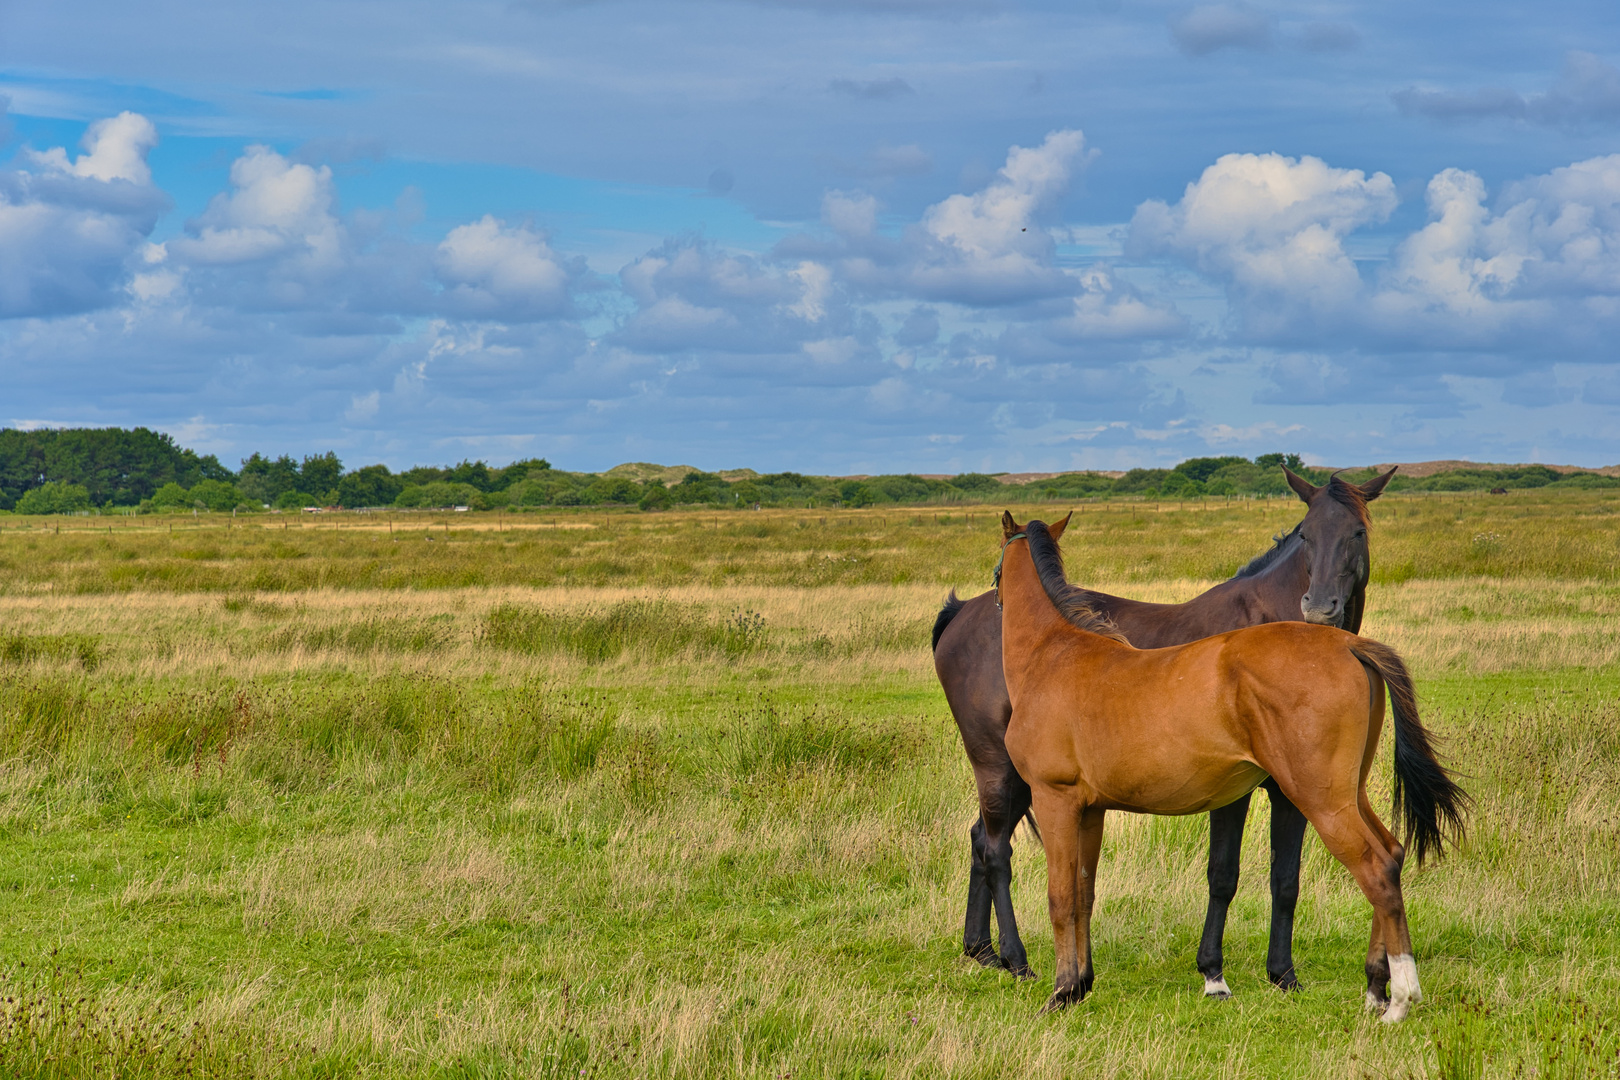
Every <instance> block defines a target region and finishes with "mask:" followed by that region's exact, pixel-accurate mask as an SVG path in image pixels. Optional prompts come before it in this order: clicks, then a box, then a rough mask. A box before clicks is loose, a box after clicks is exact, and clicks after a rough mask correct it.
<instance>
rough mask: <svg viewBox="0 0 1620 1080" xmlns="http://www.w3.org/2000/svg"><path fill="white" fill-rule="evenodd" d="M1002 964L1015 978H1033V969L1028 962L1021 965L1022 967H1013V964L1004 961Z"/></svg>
mask: <svg viewBox="0 0 1620 1080" xmlns="http://www.w3.org/2000/svg"><path fill="white" fill-rule="evenodd" d="M1003 966H1005V967H1006V969H1007V970H1008V971H1010V972H1012V976H1013V978H1015V979H1033V978H1034V977H1035V969H1034V968H1032V967H1030V966H1029V965H1028V964H1025V965H1023V966H1022V967H1014V966H1013V965H1011V964H1007V963H1005V962H1004V963H1003Z"/></svg>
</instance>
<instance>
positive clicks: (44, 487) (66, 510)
mask: <svg viewBox="0 0 1620 1080" xmlns="http://www.w3.org/2000/svg"><path fill="white" fill-rule="evenodd" d="M88 509H90V492H89V490H87V489H86V488H84V487H82V486H81V485H79V484H65V483H58V482H56V481H54V480H53V481H49V482H47V483H44V484H41V485H40V486H39V487H37V488H34V489H33V490H31V491H25V492H23V494H22V497H21V498H19V499H18V500H17V506H16V513H19V514H77V513H78V512H79V511H81V510H88Z"/></svg>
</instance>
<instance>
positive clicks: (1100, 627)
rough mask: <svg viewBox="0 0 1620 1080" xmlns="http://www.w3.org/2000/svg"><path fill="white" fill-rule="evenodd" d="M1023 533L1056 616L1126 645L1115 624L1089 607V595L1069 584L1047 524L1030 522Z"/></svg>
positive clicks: (1076, 586)
mask: <svg viewBox="0 0 1620 1080" xmlns="http://www.w3.org/2000/svg"><path fill="white" fill-rule="evenodd" d="M1024 533H1025V535H1026V536H1027V537H1028V538H1029V556H1030V558H1031V559H1033V560H1034V562H1035V573H1036V574H1037V575H1038V576H1039V577H1040V579H1041V587H1042V588H1043V589H1045V590H1046V596H1047V599H1049V600H1051V601H1052V606H1053V607H1055V608H1057V609H1058V614H1059V615H1062V616H1063V618H1064V620H1065V621H1067V622H1068V623H1069V625H1071V626H1074V627H1077V628H1079V629H1081V630H1084V631H1086V632H1087V633H1091V634H1099V635H1101V636H1103V637H1105V638H1112V639H1113V640H1115V641H1118V642H1121V643H1122V644H1125V645H1129V644H1130V642H1129V641H1127V640H1126V639H1125V635H1124V634H1122V633H1121V632H1120V629H1119V627H1117V626H1115V625H1114V620H1112V619H1110V618H1109V617H1108V616H1107V615H1104V614H1103V613H1102V612H1100V611H1098V610H1097V609H1096V608H1094V607H1092V606H1091V593H1090V591H1089V590H1086V589H1083V588H1081V587H1080V586H1078V585H1071V584H1069V579H1068V577H1067V576H1065V575H1064V573H1063V552H1062V551H1060V550H1059V549H1058V543H1057V541H1056V540H1054V539H1052V534H1051V532H1050V531H1049V530H1048V529H1047V527H1046V523H1045V522H1042V521H1031V522H1030V523H1029V524H1028V525H1025V526H1024Z"/></svg>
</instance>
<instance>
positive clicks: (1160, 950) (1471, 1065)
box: [0, 491, 1620, 1078]
mask: <svg viewBox="0 0 1620 1080" xmlns="http://www.w3.org/2000/svg"><path fill="white" fill-rule="evenodd" d="M1013 509H1014V512H1015V513H1017V514H1019V515H1020V516H1021V517H1022V516H1025V515H1032V516H1039V517H1045V518H1051V517H1055V516H1058V515H1060V514H1061V513H1062V512H1063V511H1064V510H1066V509H1067V507H1055V506H1050V505H1048V506H1039V507H1031V506H1023V507H1014V508H1013ZM1302 510H1303V508H1302V507H1300V506H1299V504H1298V503H1297V502H1291V501H1284V500H1261V501H1217V500H1206V501H1202V502H1187V503H1179V504H1178V503H1170V502H1163V503H1158V504H1154V503H1152V502H1146V503H1121V502H1111V503H1088V504H1083V505H1082V506H1080V507H1079V512H1078V513H1077V514H1076V517H1075V521H1074V524H1073V525H1071V527H1070V530H1069V534H1068V536H1067V537H1066V538H1065V554H1066V556H1067V562H1068V567H1069V574H1070V577H1071V578H1072V579H1074V580H1077V581H1083V582H1086V583H1088V584H1093V585H1096V586H1097V587H1100V588H1104V589H1108V590H1111V591H1117V592H1123V593H1126V594H1128V595H1132V596H1138V597H1142V598H1144V599H1156V600H1180V599H1185V598H1187V597H1189V596H1191V595H1194V594H1195V593H1197V592H1198V591H1200V590H1202V589H1203V588H1207V587H1208V586H1209V585H1210V584H1212V583H1213V582H1214V581H1216V580H1219V579H1221V578H1223V577H1225V576H1228V575H1229V574H1231V573H1232V572H1233V571H1235V570H1236V569H1237V568H1238V567H1239V566H1241V565H1242V564H1243V563H1244V562H1245V561H1246V560H1247V559H1248V558H1250V557H1252V556H1254V555H1256V554H1258V553H1259V552H1260V551H1261V550H1263V549H1264V548H1265V547H1267V546H1268V545H1269V543H1270V537H1271V536H1273V535H1274V534H1276V533H1278V532H1280V531H1282V530H1283V529H1285V528H1287V527H1288V526H1291V525H1292V524H1293V523H1294V522H1295V521H1297V520H1298V518H1299V517H1300V516H1301V513H1302ZM1373 519H1374V524H1373V539H1372V551H1373V579H1372V585H1371V586H1370V588H1369V592H1368V600H1369V606H1368V611H1367V615H1366V620H1365V624H1364V626H1363V632H1364V633H1366V634H1368V635H1369V636H1372V637H1376V638H1379V639H1380V640H1383V641H1386V642H1388V643H1389V644H1391V645H1393V646H1395V647H1396V648H1398V649H1400V650H1401V651H1402V652H1403V653H1404V655H1405V656H1406V657H1407V660H1408V662H1409V664H1410V665H1411V666H1412V668H1413V670H1414V672H1415V673H1416V674H1417V676H1418V679H1419V691H1420V695H1421V701H1422V705H1423V709H1424V718H1425V721H1426V722H1427V723H1428V724H1429V725H1430V727H1431V728H1432V729H1434V730H1435V731H1436V732H1437V733H1438V734H1439V735H1440V736H1441V737H1442V739H1443V753H1444V754H1445V756H1446V758H1447V760H1448V761H1449V762H1450V763H1451V764H1452V765H1453V766H1454V767H1455V768H1456V769H1457V770H1458V771H1459V772H1460V773H1462V774H1463V775H1464V776H1465V777H1466V779H1465V780H1464V783H1465V785H1466V786H1467V787H1468V789H1469V790H1470V792H1471V793H1472V794H1473V796H1474V797H1475V799H1476V801H1477V809H1476V812H1475V814H1474V817H1473V822H1472V830H1471V834H1470V839H1469V841H1468V843H1467V844H1466V846H1465V847H1463V848H1462V849H1461V850H1459V851H1457V852H1456V853H1454V854H1452V855H1450V856H1449V857H1448V858H1446V859H1445V860H1444V861H1442V862H1440V863H1439V864H1437V865H1434V866H1431V867H1429V868H1426V869H1424V870H1422V871H1417V870H1416V869H1415V868H1414V869H1409V870H1408V872H1407V875H1406V893H1407V903H1408V909H1409V912H1410V916H1411V920H1412V925H1413V935H1414V941H1415V944H1416V948H1417V957H1418V964H1419V970H1420V973H1421V976H1422V979H1423V986H1424V990H1425V995H1426V998H1425V1002H1424V1004H1423V1005H1421V1006H1420V1007H1418V1008H1417V1009H1416V1010H1415V1011H1414V1014H1413V1016H1412V1018H1411V1019H1410V1020H1409V1021H1408V1022H1406V1023H1405V1024H1402V1025H1399V1026H1396V1027H1393V1028H1391V1027H1387V1026H1385V1025H1380V1024H1379V1023H1377V1022H1376V1020H1375V1019H1374V1018H1370V1017H1367V1016H1366V1015H1364V1014H1363V1013H1362V1012H1361V1011H1360V991H1361V986H1362V981H1363V980H1362V974H1361V962H1362V958H1363V956H1364V954H1365V950H1366V941H1367V932H1368V927H1369V925H1370V918H1371V913H1370V908H1369V907H1368V906H1367V904H1366V902H1365V900H1364V899H1363V898H1362V897H1361V895H1360V893H1359V891H1358V890H1356V888H1355V887H1354V884H1353V883H1352V882H1351V880H1350V877H1349V875H1348V874H1347V873H1346V872H1345V871H1344V870H1343V869H1342V868H1341V867H1340V866H1338V864H1337V863H1335V862H1333V860H1332V859H1331V858H1330V857H1328V856H1327V855H1326V853H1325V852H1324V850H1323V849H1322V847H1321V845H1320V843H1319V842H1318V841H1317V840H1316V839H1315V837H1314V835H1311V836H1309V837H1308V839H1307V847H1306V861H1305V869H1304V875H1303V880H1302V897H1301V901H1300V910H1299V924H1298V928H1297V931H1296V960H1297V964H1298V969H1299V974H1300V978H1301V980H1302V983H1303V985H1304V988H1303V989H1302V990H1301V991H1300V992H1298V993H1295V994H1289V995H1284V994H1281V993H1279V992H1277V991H1275V990H1273V989H1271V988H1270V987H1269V986H1268V985H1267V983H1266V981H1265V975H1264V953H1265V944H1266V931H1267V919H1268V909H1269V898H1268V896H1267V895H1266V892H1267V890H1266V885H1265V878H1266V864H1267V852H1266V842H1265V827H1266V821H1267V812H1266V807H1265V800H1264V798H1263V797H1258V798H1257V799H1256V800H1255V812H1254V813H1253V814H1251V818H1250V825H1249V831H1248V835H1247V838H1246V843H1245V852H1244V871H1243V873H1244V877H1243V883H1242V885H1241V887H1240V892H1239V896H1238V900H1237V902H1236V903H1235V904H1234V905H1233V908H1232V914H1231V919H1230V923H1229V928H1228V934H1227V964H1228V969H1227V978H1228V981H1229V982H1230V983H1231V985H1232V988H1233V990H1234V993H1235V996H1234V997H1233V999H1232V1000H1230V1001H1227V1002H1213V1001H1206V1000H1205V999H1204V998H1203V997H1202V994H1201V989H1202V980H1201V979H1200V978H1199V977H1198V975H1197V973H1196V972H1195V970H1194V967H1193V954H1194V951H1195V949H1196V946H1197V940H1198V934H1199V931H1200V928H1201V925H1202V916H1203V905H1204V895H1205V885H1204V867H1205V844H1206V843H1207V835H1208V829H1207V825H1206V823H1205V822H1206V819H1204V818H1202V817H1198V818H1186V819H1160V818H1138V817H1132V816H1129V815H1110V819H1109V825H1108V838H1107V841H1106V845H1105V849H1104V854H1103V860H1102V864H1101V869H1100V881H1099V887H1098V898H1099V907H1098V912H1097V915H1096V918H1095V920H1094V927H1095V932H1096V934H1097V966H1098V971H1099V978H1098V983H1097V987H1096V990H1095V991H1094V993H1093V995H1092V997H1090V998H1088V999H1087V1000H1086V1001H1085V1002H1084V1003H1082V1004H1081V1005H1079V1006H1077V1007H1074V1008H1071V1009H1070V1010H1068V1011H1067V1012H1065V1013H1063V1014H1060V1015H1056V1016H1039V1015H1037V1010H1038V1008H1039V1007H1040V1005H1041V1004H1042V1003H1043V1002H1044V1001H1045V999H1046V996H1047V995H1048V994H1049V993H1050V989H1051V974H1052V971H1051V969H1052V942H1051V932H1050V927H1049V924H1048V923H1047V921H1046V912H1045V872H1044V863H1043V860H1042V858H1041V852H1040V846H1039V844H1038V843H1037V842H1035V841H1034V839H1033V837H1031V836H1028V835H1027V834H1025V833H1023V832H1020V834H1019V836H1018V838H1017V841H1016V845H1015V848H1016V855H1015V863H1014V865H1015V874H1016V878H1015V883H1014V895H1015V901H1016V904H1017V906H1018V910H1019V913H1020V921H1021V923H1022V924H1023V927H1024V930H1025V936H1026V942H1027V943H1028V945H1029V947H1030V952H1031V959H1032V962H1033V963H1034V965H1035V968H1036V970H1037V972H1038V974H1039V976H1040V977H1039V978H1037V979H1035V980H1032V981H1027V982H1018V981H1015V980H1013V979H1012V978H1011V977H1010V976H1008V975H1006V974H1005V973H1000V972H993V971H988V970H984V969H981V968H979V967H978V966H977V965H975V964H972V963H971V962H968V961H966V960H964V959H963V958H962V957H961V956H960V955H959V954H960V948H961V937H960V935H961V916H962V905H963V902H964V899H965V891H966V882H967V872H966V871H967V829H968V826H969V825H970V824H971V822H972V819H973V817H974V814H975V812H976V803H975V801H974V797H973V789H972V783H971V777H970V774H969V771H968V768H967V765H966V761H965V758H964V757H963V754H962V751H961V747H960V742H959V739H958V737H957V734H956V731H955V727H954V725H953V723H952V722H951V719H950V716H949V713H948V711H947V709H946V707H945V703H944V699H943V696H942V695H941V694H940V692H939V689H938V686H937V683H936V682H935V679H934V675H933V668H932V663H931V659H930V656H929V652H928V631H929V628H930V626H931V624H932V620H933V615H934V612H935V611H936V610H937V608H938V604H939V601H940V599H941V597H942V596H943V594H944V592H945V590H946V589H947V588H949V587H956V588H959V589H961V590H962V591H963V593H964V594H965V595H971V594H973V593H976V592H979V591H981V590H982V589H983V588H984V587H985V586H986V585H987V583H988V578H989V571H990V567H991V566H992V565H993V563H994V559H995V552H996V546H997V541H998V539H999V529H998V528H997V527H996V525H995V515H994V514H992V513H991V511H990V509H989V508H977V507H974V508H967V509H966V510H965V512H964V510H963V509H960V508H957V509H953V510H951V511H949V512H947V511H945V510H943V509H938V510H936V509H934V508H924V509H920V510H915V511H912V510H904V509H898V510H897V509H896V508H893V507H890V508H887V509H886V510H882V511H879V510H869V511H835V510H827V511H821V510H816V511H791V510H781V511H770V510H767V511H759V512H728V513H720V514H715V513H702V512H700V513H660V514H639V513H633V512H632V513H603V512H602V511H601V510H591V511H579V512H574V513H568V512H561V511H559V512H556V513H540V514H524V515H516V516H514V515H496V514H456V515H449V514H446V515H428V514H381V515H363V514H333V515H321V516H311V517H292V516H279V515H275V516H272V515H258V516H254V517H251V518H242V519H236V520H234V521H232V520H231V519H230V518H228V517H222V516H220V515H212V516H207V515H205V516H202V517H199V518H195V519H193V518H190V517H187V518H184V519H149V518H138V519H116V520H113V521H111V522H109V521H107V520H105V519H97V518H68V519H44V518H35V519H25V518H15V517H4V518H0V612H3V621H0V843H3V845H4V846H3V850H4V852H5V858H4V859H3V860H0V1075H6V1076H28V1077H71V1076H85V1075H99V1076H119V1077H168V1076H219V1077H225V1076H230V1077H237V1076H267V1077H268V1076H278V1077H279V1076H302V1077H314V1076H333V1077H336V1076H368V1077H373V1076H374V1077H418V1076H420V1077H500V1076H544V1077H565V1076H566V1077H579V1076H593V1077H611V1076H666V1075H667V1076H690V1077H697V1076H733V1075H737V1076H754V1077H772V1078H786V1077H820V1076H826V1077H874V1078H875V1077H912V1076H928V1077H932V1076H950V1077H958V1076H961V1077H980V1076H982V1077H993V1076H994V1077H999V1076H1007V1075H1019V1076H1039V1077H1046V1076H1050V1077H1067V1076H1075V1075H1082V1074H1084V1075H1094V1076H1109V1077H1112V1076H1118V1077H1183V1076H1215V1075H1220V1076H1223V1077H1226V1076H1235V1077H1245V1076H1255V1077H1260V1076H1266V1077H1270V1076H1276V1075H1279V1074H1282V1075H1293V1076H1308V1077H1318V1076H1320V1077H1345V1076H1376V1077H1384V1076H1390V1077H1406V1076H1414V1077H1483V1076H1492V1077H1494V1076H1524V1077H1531V1076H1534V1077H1539V1078H1546V1077H1571V1078H1574V1077H1617V1076H1620V1005H1617V1003H1620V694H1617V692H1616V691H1617V690H1620V527H1617V526H1620V498H1616V497H1615V496H1613V495H1610V494H1608V493H1605V492H1601V491H1592V492H1581V491H1556V492H1552V491H1520V492H1514V493H1513V494H1512V495H1511V496H1505V497H1502V496H1498V497H1490V496H1484V495H1477V496H1476V495H1391V496H1386V497H1385V498H1383V499H1381V500H1379V501H1378V502H1376V503H1374V504H1373ZM1374 777H1375V783H1374V803H1375V805H1376V806H1378V807H1380V808H1381V809H1382V808H1385V807H1387V805H1388V799H1389V789H1388V780H1389V766H1388V746H1387V740H1386V746H1385V748H1384V750H1383V751H1382V757H1381V762H1380V765H1379V767H1378V768H1377V769H1376V770H1375V773H1374Z"/></svg>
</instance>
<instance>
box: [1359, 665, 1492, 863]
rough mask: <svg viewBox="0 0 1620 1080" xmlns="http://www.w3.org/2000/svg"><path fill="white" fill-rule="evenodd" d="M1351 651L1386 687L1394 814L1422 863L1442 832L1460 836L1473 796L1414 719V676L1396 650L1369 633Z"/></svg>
mask: <svg viewBox="0 0 1620 1080" xmlns="http://www.w3.org/2000/svg"><path fill="white" fill-rule="evenodd" d="M1350 651H1351V652H1352V653H1353V654H1354V655H1355V657H1356V659H1357V660H1360V661H1361V662H1362V663H1363V664H1365V665H1366V666H1367V667H1370V668H1372V669H1373V670H1374V671H1376V672H1378V674H1379V676H1380V677H1382V678H1383V680H1384V685H1385V686H1387V687H1388V688H1389V704H1390V709H1391V711H1392V712H1394V714H1395V816H1396V817H1402V816H1404V817H1405V819H1406V836H1407V843H1408V844H1410V845H1411V846H1412V847H1413V848H1414V849H1415V850H1416V851H1417V861H1418V865H1419V866H1422V865H1423V859H1424V857H1425V856H1426V855H1428V853H1429V851H1430V849H1431V848H1432V849H1433V850H1434V853H1435V854H1436V855H1440V854H1441V853H1442V846H1443V844H1442V841H1443V838H1444V836H1445V835H1446V834H1448V833H1449V834H1450V836H1451V841H1452V843H1453V844H1456V843H1457V842H1458V841H1460V840H1461V839H1462V837H1463V832H1464V828H1465V826H1464V823H1463V815H1464V814H1466V813H1467V811H1468V808H1469V806H1470V805H1471V803H1472V800H1470V799H1469V798H1468V794H1467V792H1465V791H1463V789H1462V788H1460V787H1458V786H1457V782H1456V781H1455V780H1453V779H1452V778H1451V776H1450V775H1449V774H1448V773H1447V772H1446V770H1445V767H1444V766H1443V765H1441V764H1440V760H1439V759H1438V758H1437V757H1435V753H1434V746H1433V744H1432V743H1431V741H1430V739H1429V732H1428V730H1427V729H1426V728H1425V727H1424V726H1423V724H1422V722H1421V721H1420V720H1418V711H1417V695H1416V693H1414V692H1413V689H1412V676H1411V675H1410V674H1409V673H1408V672H1407V670H1406V664H1405V663H1403V662H1402V661H1401V658H1400V656H1399V654H1397V653H1396V652H1395V650H1394V649H1392V648H1390V647H1389V646H1388V645H1383V644H1380V643H1379V642H1376V641H1372V640H1370V639H1368V638H1357V639H1356V642H1355V644H1354V645H1352V646H1350ZM1403 811H1404V814H1403Z"/></svg>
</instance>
